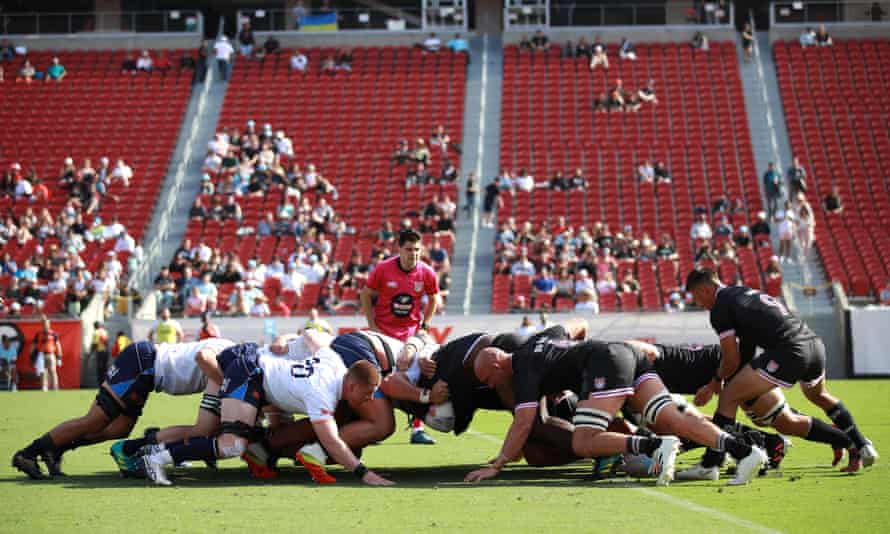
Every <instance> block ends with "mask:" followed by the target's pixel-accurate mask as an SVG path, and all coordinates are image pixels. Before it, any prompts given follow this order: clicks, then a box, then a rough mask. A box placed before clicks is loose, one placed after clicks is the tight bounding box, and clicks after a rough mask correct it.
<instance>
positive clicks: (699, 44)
mask: <svg viewBox="0 0 890 534" xmlns="http://www.w3.org/2000/svg"><path fill="white" fill-rule="evenodd" d="M689 44H690V46H692V49H693V50H701V51H702V52H707V51H708V50H710V49H711V45H710V42H709V40H708V36H706V35H705V34H703V33H702V32H695V35H693V36H692V41H691V42H690V43H689Z"/></svg>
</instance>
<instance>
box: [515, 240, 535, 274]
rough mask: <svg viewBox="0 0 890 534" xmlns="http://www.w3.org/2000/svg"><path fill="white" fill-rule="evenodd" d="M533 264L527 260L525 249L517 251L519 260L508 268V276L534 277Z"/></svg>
mask: <svg viewBox="0 0 890 534" xmlns="http://www.w3.org/2000/svg"><path fill="white" fill-rule="evenodd" d="M536 272H537V271H536V269H535V264H534V263H532V262H531V260H529V258H528V251H527V249H526V248H525V247H522V248H521V249H520V250H519V258H518V259H517V260H516V261H515V262H514V263H513V265H511V266H510V274H512V275H513V276H517V275H520V274H524V275H528V276H534V275H535V273H536Z"/></svg>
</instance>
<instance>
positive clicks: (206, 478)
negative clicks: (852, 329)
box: [0, 380, 890, 533]
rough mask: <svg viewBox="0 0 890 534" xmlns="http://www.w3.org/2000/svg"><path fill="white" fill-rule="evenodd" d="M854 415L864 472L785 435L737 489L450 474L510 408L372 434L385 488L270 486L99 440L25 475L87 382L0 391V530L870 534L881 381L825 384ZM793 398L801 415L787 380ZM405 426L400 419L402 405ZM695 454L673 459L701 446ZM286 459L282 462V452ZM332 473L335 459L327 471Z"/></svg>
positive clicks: (345, 479) (887, 436)
mask: <svg viewBox="0 0 890 534" xmlns="http://www.w3.org/2000/svg"><path fill="white" fill-rule="evenodd" d="M831 386H832V389H833V391H834V392H836V393H837V394H839V395H841V396H842V397H843V398H844V399H845V402H846V403H847V405H848V406H849V407H850V408H851V410H852V411H853V413H854V415H855V416H856V418H857V420H858V422H859V425H860V427H861V428H862V429H863V430H864V432H865V433H866V435H867V436H869V437H870V438H871V439H872V440H873V441H874V443H875V445H876V446H877V448H878V450H879V452H882V453H884V454H885V458H884V459H883V460H882V462H880V463H878V464H877V465H876V466H875V467H873V468H871V469H870V470H868V471H867V472H865V473H861V474H858V475H852V476H851V475H845V474H842V473H839V472H837V471H836V470H835V469H832V468H831V467H830V465H829V463H830V459H831V452H830V450H829V449H828V448H827V447H825V446H816V445H812V444H810V443H807V442H804V441H801V440H795V442H794V447H793V449H792V450H791V452H790V454H789V456H788V457H787V458H786V460H785V463H784V464H783V468H782V472H781V473H770V474H769V475H768V476H767V477H764V478H760V479H758V480H757V481H756V482H755V483H754V484H753V485H751V486H748V487H744V488H728V487H725V482H724V481H721V482H713V483H712V482H708V483H699V482H696V483H675V484H674V485H672V486H670V487H668V488H655V487H654V484H653V481H651V480H642V481H637V480H632V479H618V480H614V479H613V480H607V481H600V482H591V481H589V480H587V479H586V477H587V475H588V474H589V471H590V469H589V463H578V464H574V465H572V466H567V467H563V468H553V469H533V468H528V467H527V466H524V465H517V466H514V467H510V468H508V469H506V470H505V471H504V472H503V473H502V474H501V476H500V477H499V478H497V479H495V480H494V481H491V482H486V483H483V484H481V485H479V486H470V485H466V484H464V483H463V482H462V480H463V476H464V475H465V474H466V473H467V472H468V471H470V470H471V469H473V468H475V467H476V466H477V465H478V464H480V463H481V462H484V461H485V460H487V459H488V458H491V457H493V456H494V455H495V454H496V453H497V451H498V448H499V446H500V440H501V438H502V436H503V433H504V431H505V429H506V427H507V423H508V419H509V415H507V414H501V413H492V412H480V413H479V414H478V416H477V418H476V419H475V420H474V423H473V427H472V428H471V430H470V431H469V432H467V433H466V434H464V435H463V436H461V437H454V436H450V435H441V434H436V435H435V437H436V438H437V439H438V441H439V443H438V444H437V445H434V446H417V445H408V433H407V431H405V430H400V431H398V432H396V434H395V435H394V436H393V437H392V438H390V439H389V440H388V441H387V442H385V443H383V444H382V445H379V446H376V447H370V448H369V449H368V450H367V451H366V454H365V457H364V460H365V463H366V464H367V465H368V466H370V467H372V468H373V469H375V470H377V471H379V472H380V473H382V474H384V475H385V476H389V477H391V478H392V479H393V480H395V481H396V482H397V483H398V485H397V486H396V487H394V488H381V489H375V488H369V487H364V486H362V485H360V484H359V483H357V481H355V480H354V479H353V478H352V476H351V475H350V474H348V473H339V478H340V482H339V483H338V484H336V485H333V486H324V487H319V486H315V485H313V484H312V483H311V482H310V481H309V479H308V476H307V475H306V473H305V472H304V471H303V470H302V469H297V468H290V467H287V468H286V469H284V473H283V476H282V477H281V478H279V479H277V480H275V481H272V482H271V483H256V482H253V481H251V480H250V479H249V478H248V476H247V472H246V468H245V467H244V466H243V464H242V463H241V462H240V460H239V461H234V460H230V461H227V462H224V463H223V464H222V465H221V467H222V469H221V470H219V471H210V470H207V469H204V468H203V467H202V468H197V467H196V468H191V469H179V470H177V471H175V473H174V474H175V479H174V483H175V486H174V487H172V488H162V487H148V486H146V483H145V482H143V481H139V480H125V479H122V478H120V477H119V476H118V474H117V471H116V468H115V466H114V464H113V462H112V460H111V458H110V457H109V456H108V454H107V451H108V445H109V444H103V445H97V446H94V447H91V448H86V449H81V450H77V451H74V452H72V453H69V454H68V455H66V457H65V470H66V471H67V473H68V474H69V475H70V476H69V477H67V478H63V479H56V480H51V481H44V482H31V481H29V480H26V479H25V477H24V476H23V475H21V474H20V473H18V472H16V471H14V470H13V469H12V468H11V467H9V459H10V458H11V457H12V454H13V453H14V452H15V451H16V450H17V449H19V448H21V447H23V446H24V445H26V444H28V443H30V441H31V440H32V439H34V438H35V437H37V436H38V435H39V434H41V433H43V432H44V431H46V430H47V429H48V428H50V427H51V426H52V425H54V424H56V423H57V422H59V421H61V420H63V419H66V418H69V417H73V416H79V415H81V414H82V413H84V412H85V410H86V408H87V405H88V403H89V402H90V401H91V399H92V397H93V393H92V392H88V391H72V392H62V393H56V394H42V393H39V392H21V393H17V394H2V395H0V414H2V415H0V457H2V462H3V467H2V468H0V488H2V489H0V502H2V507H0V532H16V533H19V532H50V531H55V532H85V531H91V532H115V533H119V532H128V533H129V532H189V533H191V532H243V531H245V530H248V529H249V530H250V531H252V532H269V531H279V532H287V531H299V532H321V531H327V532H342V531H344V530H345V529H352V530H353V531H355V532H375V531H377V532H382V531H411V532H421V531H456V530H458V529H460V530H464V531H489V532H555V531H557V530H570V531H573V532H588V531H594V530H599V531H604V532H647V533H649V532H750V531H755V532H775V531H783V532H807V533H812V532H881V531H885V530H884V529H886V528H888V527H887V524H888V521H890V510H888V503H890V468H888V465H890V462H888V460H890V457H887V456H886V455H888V454H890V445H888V444H890V423H888V421H887V420H885V419H883V416H886V414H888V413H890V381H887V380H884V381H879V380H870V381H837V382H833V383H832V384H831ZM198 400H199V398H198V397H197V396H194V397H191V398H174V397H170V396H166V395H153V396H152V398H151V399H150V400H149V403H148V406H147V408H146V411H145V415H144V416H143V418H142V420H141V421H140V423H139V425H138V426H137V429H136V430H137V432H139V434H140V435H141V432H142V428H143V427H145V426H148V425H166V424H175V423H185V422H189V421H191V419H192V417H193V416H194V413H195V411H196V408H197V404H198ZM790 400H791V402H792V404H793V405H796V406H798V407H800V408H803V409H804V411H806V412H808V413H815V411H816V410H815V409H814V408H812V407H809V406H805V405H804V401H803V400H802V397H801V395H800V394H799V392H797V391H794V392H792V393H791V395H790ZM399 420H400V423H404V421H405V418H404V417H403V416H402V417H400V418H399ZM698 456H699V453H691V454H690V455H687V456H686V457H685V458H682V462H683V463H691V462H694V461H696V460H697V459H698ZM281 465H284V462H282V463H281ZM335 474H337V473H336V471H335Z"/></svg>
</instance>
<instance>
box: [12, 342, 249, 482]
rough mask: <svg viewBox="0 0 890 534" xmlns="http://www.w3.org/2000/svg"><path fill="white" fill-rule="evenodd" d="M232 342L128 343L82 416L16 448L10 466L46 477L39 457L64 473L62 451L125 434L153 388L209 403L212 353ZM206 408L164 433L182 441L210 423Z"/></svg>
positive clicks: (216, 367)
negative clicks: (197, 396) (190, 420)
mask: <svg viewBox="0 0 890 534" xmlns="http://www.w3.org/2000/svg"><path fill="white" fill-rule="evenodd" d="M231 345H233V343H232V342H231V341H227V340H224V339H219V338H214V339H206V340H204V341H199V342H196V343H173V344H162V345H155V344H153V343H151V342H148V341H142V342H139V343H134V344H132V345H130V346H129V347H127V348H126V349H124V351H123V352H121V354H120V355H119V356H118V357H117V358H116V359H115V361H114V365H112V366H111V368H110V369H108V372H107V374H106V376H105V381H104V382H103V383H102V385H101V386H100V387H99V393H98V394H97V395H96V400H95V401H94V402H93V404H92V405H91V406H90V409H89V411H88V412H87V414H86V415H84V416H83V417H79V418H77V419H71V420H69V421H66V422H64V423H62V424H60V425H58V426H56V427H55V428H53V429H52V430H50V431H49V432H47V433H46V434H44V435H43V436H41V437H40V438H38V439H36V440H34V441H33V442H32V443H31V444H30V445H29V446H28V447H26V448H24V449H22V450H20V451H18V452H17V453H16V454H15V455H14V456H13V459H12V465H13V467H15V468H17V469H18V470H19V471H22V472H24V473H25V474H27V475H28V476H29V477H31V478H32V479H42V478H46V476H45V475H44V474H43V472H42V471H41V468H40V465H39V464H38V463H37V459H38V458H42V459H43V460H44V462H45V463H46V466H47V470H48V472H49V474H50V475H51V476H59V475H63V473H62V471H61V458H62V454H64V453H65V452H67V451H70V450H73V449H76V448H78V447H82V446H85V445H92V444H95V443H101V442H103V441H107V440H111V439H118V438H123V437H126V436H128V435H129V434H130V432H131V431H132V430H133V426H134V425H135V424H136V420H137V419H138V418H139V416H141V415H142V408H143V406H144V405H145V401H146V400H147V399H148V396H149V394H150V393H151V392H152V391H153V390H154V391H163V392H165V393H168V394H171V395H190V394H193V393H199V392H201V391H205V393H207V394H208V395H210V396H209V397H208V396H207V395H205V398H204V399H203V400H202V404H201V406H202V408H205V404H207V405H208V407H209V406H210V404H211V403H212V402H213V400H214V399H213V395H214V394H215V393H216V392H217V391H218V390H219V383H220V380H221V372H220V364H219V363H218V362H217V356H218V355H219V354H220V352H222V351H223V349H225V348H226V347H229V346H231ZM216 400H217V402H218V399H216ZM208 410H209V408H205V409H202V410H201V411H200V412H199V415H198V421H197V423H196V424H195V425H192V426H183V427H172V428H170V429H166V431H165V436H168V437H169V439H182V438H184V437H186V436H189V435H194V434H195V433H200V432H203V431H204V428H206V427H208V426H209V425H210V424H211V423H212V422H213V421H212V418H211V417H210V415H212V414H205V413H204V412H207V411H208ZM115 459H116V460H117V457H115ZM123 460H124V463H122V464H120V463H119V466H120V465H123V466H128V464H127V463H126V460H127V459H126V458H124V459H123Z"/></svg>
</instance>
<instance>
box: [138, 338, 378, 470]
mask: <svg viewBox="0 0 890 534" xmlns="http://www.w3.org/2000/svg"><path fill="white" fill-rule="evenodd" d="M304 342H306V344H307V347H308V349H309V350H310V351H311V353H312V356H310V357H308V358H306V359H303V360H290V359H285V358H279V357H275V356H272V355H270V354H265V353H263V352H264V351H262V350H261V349H260V348H259V347H258V346H257V345H255V344H253V343H245V344H242V345H236V346H234V347H231V348H229V349H227V350H226V351H224V352H223V356H222V357H223V358H225V359H228V358H230V356H231V359H230V360H229V363H228V365H227V366H226V368H225V369H224V372H223V376H224V378H223V386H222V389H221V390H220V396H221V398H222V423H221V425H220V435H219V437H196V438H191V439H189V440H182V441H176V442H171V443H166V444H161V445H154V446H152V447H151V448H150V450H149V453H148V454H146V455H145V456H144V457H143V459H142V461H143V466H144V468H145V471H146V474H147V475H148V477H149V478H150V479H151V480H152V481H153V482H155V484H158V485H170V481H169V479H168V478H167V475H166V472H165V466H166V465H169V464H179V463H181V462H183V461H186V460H204V461H211V462H212V461H213V460H215V459H225V458H233V457H239V456H241V455H242V454H243V453H244V451H245V450H246V448H247V445H248V442H249V441H251V440H252V439H255V438H256V436H255V434H256V431H255V429H254V422H255V421H256V417H257V411H258V410H259V409H260V408H261V407H262V406H263V405H264V404H271V405H273V406H275V407H277V408H279V409H281V410H283V411H284V412H288V413H304V414H306V415H308V416H309V419H310V421H311V422H312V427H313V430H314V431H315V434H316V435H317V436H318V440H319V442H320V443H321V444H322V446H324V448H325V450H327V452H328V454H330V455H331V457H332V458H333V459H334V460H335V461H336V462H337V463H339V464H340V465H342V466H343V467H345V468H346V469H347V470H349V471H352V472H353V473H354V474H355V475H356V476H357V477H358V478H359V479H360V480H362V481H363V482H364V483H366V484H369V485H374V486H378V485H391V484H392V482H391V481H389V480H387V479H385V478H383V477H380V476H379V475H377V474H376V473H374V472H372V471H370V470H368V469H367V468H366V467H365V466H364V464H362V463H361V461H359V460H358V458H356V457H355V455H354V454H353V453H352V451H350V450H349V447H348V446H347V445H346V444H345V443H344V442H343V440H342V439H341V438H340V436H339V433H338V430H337V425H336V422H335V421H334V411H335V410H336V407H337V403H338V402H339V401H340V400H341V399H343V400H345V401H346V402H347V403H349V405H350V406H352V407H354V408H355V407H359V406H361V405H362V404H363V403H365V402H368V401H369V400H370V399H371V398H372V397H373V395H374V392H375V391H376V390H377V387H378V386H379V384H380V373H379V372H378V371H377V369H376V368H375V367H374V366H373V365H371V364H370V363H369V362H367V361H358V362H356V363H355V364H353V365H352V366H351V367H350V368H349V369H348V370H347V368H346V366H345V365H344V364H343V361H342V360H341V359H340V357H339V356H338V355H337V354H336V353H335V352H333V351H332V350H330V349H329V348H326V347H318V346H315V345H314V343H313V342H312V340H311V339H310V338H304Z"/></svg>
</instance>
